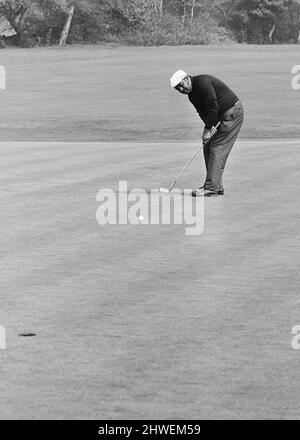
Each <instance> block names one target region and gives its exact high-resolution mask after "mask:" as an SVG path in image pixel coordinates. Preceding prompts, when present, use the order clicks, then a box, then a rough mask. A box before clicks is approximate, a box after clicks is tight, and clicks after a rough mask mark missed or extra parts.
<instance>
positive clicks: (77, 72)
mask: <svg viewBox="0 0 300 440" xmlns="http://www.w3.org/2000/svg"><path fill="white" fill-rule="evenodd" d="M0 64H2V65H4V66H5V67H6V71H7V90H6V91H1V92H0V96H1V122H0V127H1V139H2V141H6V140H18V141H23V140H24V141H25V140H36V141H37V140H38V141H40V140H41V141H42V140H44V141H75V140H78V141H119V140H124V141H131V140H133V141H158V142H159V141H174V140H180V141H182V140H195V139H198V138H199V137H200V134H201V131H202V124H201V121H199V118H198V116H197V114H196V113H195V111H194V109H193V107H192V106H191V105H190V104H189V103H188V102H187V100H186V98H184V97H182V96H180V95H179V94H177V93H176V92H174V91H172V90H170V88H169V82H168V79H169V76H170V75H171V74H172V73H173V71H174V70H176V69H177V68H183V69H185V70H187V71H188V72H189V73H191V74H198V73H211V74H214V75H216V76H218V77H219V78H221V79H223V80H224V81H225V82H227V83H228V84H229V85H230V86H231V87H232V88H233V89H234V91H235V92H236V93H237V94H238V96H239V97H240V98H241V100H242V101H243V103H244V107H245V112H246V120H245V124H244V127H243V130H242V132H241V137H244V138H270V137H271V138H273V137H274V138H277V137H279V138H282V137H299V136H300V124H299V114H300V90H299V91H295V90H293V88H292V86H291V80H292V74H291V69H292V67H293V66H294V65H296V64H299V47H298V46H296V45H290V46H249V45H228V46H184V47H159V48H154V47H147V48H144V47H126V46H116V45H104V46H84V47H82V46H76V47H74V46H73V47H66V48H63V49H59V48H44V49H43V48H37V49H9V50H3V51H1V57H0Z"/></svg>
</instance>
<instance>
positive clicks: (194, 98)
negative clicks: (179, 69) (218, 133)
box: [188, 75, 239, 130]
mask: <svg viewBox="0 0 300 440" xmlns="http://www.w3.org/2000/svg"><path fill="white" fill-rule="evenodd" d="M191 80H192V87H193V88H192V91H191V92H190V93H189V94H188V98H189V100H190V101H191V103H192V104H193V106H194V107H195V109H196V110H197V112H198V113H199V116H200V118H201V119H202V120H203V122H204V123H205V128H207V129H208V130H210V129H211V128H212V127H213V126H214V125H216V123H217V122H218V121H220V120H221V118H222V115H223V114H224V113H225V112H226V111H227V110H229V109H230V108H231V107H233V106H234V104H235V103H236V102H237V101H238V100H239V98H238V97H237V96H236V95H235V94H234V93H233V91H232V90H231V89H230V88H229V87H228V86H226V84H224V83H223V82H222V81H220V80H219V79H217V78H215V77H214V76H212V75H198V76H191Z"/></svg>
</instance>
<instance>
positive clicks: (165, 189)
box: [159, 188, 170, 193]
mask: <svg viewBox="0 0 300 440" xmlns="http://www.w3.org/2000/svg"><path fill="white" fill-rule="evenodd" d="M159 192H161V193H169V192H170V191H169V190H168V188H159Z"/></svg>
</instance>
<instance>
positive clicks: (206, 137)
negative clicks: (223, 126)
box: [202, 127, 217, 144]
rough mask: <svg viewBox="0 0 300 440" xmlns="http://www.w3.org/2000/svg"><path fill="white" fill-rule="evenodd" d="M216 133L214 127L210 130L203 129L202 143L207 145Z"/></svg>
mask: <svg viewBox="0 0 300 440" xmlns="http://www.w3.org/2000/svg"><path fill="white" fill-rule="evenodd" d="M216 133H217V129H216V128H215V127H212V128H211V129H210V130H208V129H207V128H205V129H204V131H203V135H202V140H203V143H204V144H207V143H208V142H209V141H210V140H211V138H212V137H213V136H214V135H215V134H216Z"/></svg>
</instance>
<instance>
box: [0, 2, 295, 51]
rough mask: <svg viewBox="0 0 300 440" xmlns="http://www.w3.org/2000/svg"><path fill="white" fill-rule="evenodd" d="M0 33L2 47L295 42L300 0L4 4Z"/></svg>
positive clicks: (1, 11) (1, 7) (0, 20)
mask: <svg viewBox="0 0 300 440" xmlns="http://www.w3.org/2000/svg"><path fill="white" fill-rule="evenodd" d="M1 26H2V29H1ZM0 35H1V37H0V42H1V45H2V46H3V47H4V46H7V45H16V46H35V45H53V44H59V45H64V44H66V43H68V44H75V43H98V42H101V41H109V42H122V43H128V44H136V45H182V44H210V43H219V42H224V41H227V42H231V41H232V42H239V43H251V44H275V43H277V44H283V43H289V44H290V43H291V44H292V43H294V44H295V43H300V0H0Z"/></svg>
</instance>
